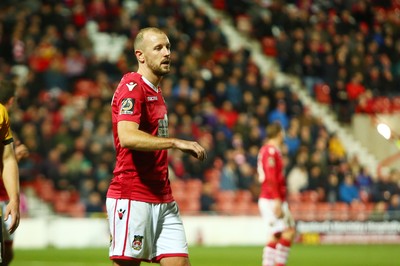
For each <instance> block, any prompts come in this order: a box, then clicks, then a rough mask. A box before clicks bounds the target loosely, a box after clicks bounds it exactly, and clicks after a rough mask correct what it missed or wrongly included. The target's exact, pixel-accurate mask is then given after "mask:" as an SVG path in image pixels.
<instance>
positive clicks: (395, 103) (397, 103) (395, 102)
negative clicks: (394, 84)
mask: <svg viewBox="0 0 400 266" xmlns="http://www.w3.org/2000/svg"><path fill="white" fill-rule="evenodd" d="M391 102H392V104H391V112H392V113H400V96H396V97H393V98H392V101H391Z"/></svg>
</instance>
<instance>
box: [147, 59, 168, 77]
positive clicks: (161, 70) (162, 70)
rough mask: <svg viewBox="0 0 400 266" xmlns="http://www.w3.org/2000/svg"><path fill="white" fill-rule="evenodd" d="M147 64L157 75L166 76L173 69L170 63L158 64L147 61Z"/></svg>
mask: <svg viewBox="0 0 400 266" xmlns="http://www.w3.org/2000/svg"><path fill="white" fill-rule="evenodd" d="M150 62H151V61H150ZM147 65H148V67H149V68H150V69H151V71H153V73H154V74H155V75H157V76H165V75H166V74H168V73H169V72H170V71H171V67H170V65H169V64H168V65H167V64H161V65H157V64H155V63H153V62H151V63H147Z"/></svg>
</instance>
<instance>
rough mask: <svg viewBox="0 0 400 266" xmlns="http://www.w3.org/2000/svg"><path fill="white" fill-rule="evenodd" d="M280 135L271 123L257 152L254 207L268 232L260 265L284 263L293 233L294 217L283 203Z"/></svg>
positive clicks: (283, 185) (281, 142)
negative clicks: (257, 189) (258, 185)
mask: <svg viewBox="0 0 400 266" xmlns="http://www.w3.org/2000/svg"><path fill="white" fill-rule="evenodd" d="M284 138H285V132H284V129H283V127H282V126H281V124H280V123H271V124H270V125H268V127H267V140H266V142H265V143H264V145H263V146H262V147H261V149H260V151H259V154H258V166H257V172H258V177H259V181H260V182H261V193H260V196H259V200H258V206H259V209H260V213H261V216H262V218H263V220H264V221H265V226H267V231H268V240H267V243H266V246H265V247H264V251H263V260H262V265H263V266H284V265H286V262H287V259H288V255H289V251H290V246H291V243H292V241H293V238H294V235H295V227H294V220H293V218H292V215H291V214H290V211H289V206H288V204H287V202H286V181H285V177H284V174H283V160H282V155H281V152H280V147H281V145H282V144H283V140H284Z"/></svg>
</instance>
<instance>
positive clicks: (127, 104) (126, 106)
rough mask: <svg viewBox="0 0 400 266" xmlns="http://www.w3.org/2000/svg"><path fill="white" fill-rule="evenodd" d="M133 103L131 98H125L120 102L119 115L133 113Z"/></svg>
mask: <svg viewBox="0 0 400 266" xmlns="http://www.w3.org/2000/svg"><path fill="white" fill-rule="evenodd" d="M134 105H135V100H134V99H132V98H125V99H123V100H122V103H121V110H120V111H119V114H120V115H131V114H133V107H134Z"/></svg>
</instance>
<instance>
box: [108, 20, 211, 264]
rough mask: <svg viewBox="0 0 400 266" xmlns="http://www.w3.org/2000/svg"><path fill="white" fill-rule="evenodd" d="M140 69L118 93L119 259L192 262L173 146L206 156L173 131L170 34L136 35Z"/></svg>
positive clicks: (115, 253)
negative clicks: (173, 182) (175, 188)
mask: <svg viewBox="0 0 400 266" xmlns="http://www.w3.org/2000/svg"><path fill="white" fill-rule="evenodd" d="M134 50H135V55H136V58H137V60H138V63H139V68H138V71H137V72H131V73H128V74H126V75H124V76H123V78H122V79H121V81H120V83H119V85H118V87H117V89H116V91H115V93H114V96H113V99H112V103H111V105H112V123H113V135H114V145H115V149H116V159H117V161H116V165H115V169H114V177H113V179H112V181H111V183H110V187H109V189H108V193H107V202H106V205H107V214H108V221H109V228H110V233H111V238H112V239H111V243H110V251H109V255H110V259H111V260H113V263H114V265H119V266H136V265H140V263H141V261H148V262H150V261H151V262H156V263H160V264H161V265H163V266H188V265H190V262H189V258H188V245H187V241H186V236H185V232H184V228H183V224H182V220H181V218H180V214H179V209H178V206H177V204H176V202H175V201H174V198H173V196H172V191H171V187H170V181H169V177H168V161H167V157H168V149H179V150H181V151H183V152H187V153H189V154H191V155H192V156H194V157H195V158H197V159H199V160H200V161H203V160H205V159H206V151H205V150H204V148H203V147H201V146H200V145H199V144H198V143H197V142H194V141H186V140H181V139H176V138H171V137H169V136H168V116H167V107H166V105H165V102H164V99H163V96H162V93H161V88H160V87H159V86H158V85H159V83H160V81H161V79H162V77H163V76H164V75H166V74H168V73H169V72H170V62H171V58H170V56H171V50H170V42H169V39H168V37H167V36H166V34H165V33H164V32H163V31H161V30H160V29H158V28H144V29H142V30H141V31H140V32H139V33H138V34H137V36H136V39H135V41H134Z"/></svg>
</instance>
